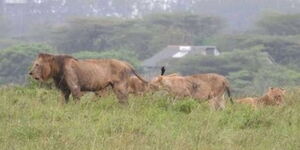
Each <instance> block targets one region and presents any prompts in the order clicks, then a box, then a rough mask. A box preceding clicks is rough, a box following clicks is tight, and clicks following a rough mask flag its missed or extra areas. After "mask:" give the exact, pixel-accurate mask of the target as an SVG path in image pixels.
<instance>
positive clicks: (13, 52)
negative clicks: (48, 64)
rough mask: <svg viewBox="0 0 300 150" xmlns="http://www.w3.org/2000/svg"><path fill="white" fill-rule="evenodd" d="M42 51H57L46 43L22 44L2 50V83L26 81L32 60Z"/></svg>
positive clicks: (0, 54)
mask: <svg viewBox="0 0 300 150" xmlns="http://www.w3.org/2000/svg"><path fill="white" fill-rule="evenodd" d="M40 52H51V53H54V52H55V51H54V50H53V48H51V47H50V46H48V45H44V44H21V45H15V46H12V47H9V48H6V49H4V50H2V51H0V84H5V83H24V82H25V80H26V78H27V77H26V76H27V73H28V71H29V68H30V65H31V64H32V61H33V60H34V58H35V57H36V56H37V54H38V53H40Z"/></svg>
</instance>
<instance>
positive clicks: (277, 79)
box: [0, 0, 300, 93]
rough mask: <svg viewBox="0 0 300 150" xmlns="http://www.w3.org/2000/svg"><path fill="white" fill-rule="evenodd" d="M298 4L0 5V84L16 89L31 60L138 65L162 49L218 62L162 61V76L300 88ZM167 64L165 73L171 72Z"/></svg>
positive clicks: (198, 0) (44, 0)
mask: <svg viewBox="0 0 300 150" xmlns="http://www.w3.org/2000/svg"><path fill="white" fill-rule="evenodd" d="M299 13H300V0H1V1H0V84H9V83H24V82H25V80H26V78H27V76H26V73H27V70H28V68H29V67H30V64H31V62H32V60H33V59H34V58H35V56H36V54H37V53H39V52H50V53H67V54H70V55H73V56H75V57H77V58H118V59H122V60H126V61H129V62H130V63H131V64H133V65H134V66H135V67H136V68H137V69H138V71H139V72H140V73H144V74H147V70H145V68H144V67H143V65H142V64H143V62H144V60H146V59H148V58H151V57H153V56H155V54H157V53H158V52H160V51H162V50H163V49H164V48H165V47H167V46H168V45H191V46H192V45H194V46H204V45H212V46H216V47H217V49H218V50H219V51H220V53H221V55H219V56H202V55H195V56H186V57H183V58H181V59H178V60H168V61H170V63H168V64H170V65H168V67H167V69H168V70H167V72H168V73H173V72H180V73H182V74H194V73H205V72H216V73H220V74H222V75H225V76H226V77H228V78H229V79H230V81H231V84H232V86H233V89H234V90H235V91H236V92H241V93H243V92H245V91H249V90H250V91H253V92H261V91H263V90H264V89H265V88H267V87H269V86H297V85H298V84H299V83H300V82H299V81H300V69H299V66H300V60H299V58H300V14H299ZM171 64H172V65H171Z"/></svg>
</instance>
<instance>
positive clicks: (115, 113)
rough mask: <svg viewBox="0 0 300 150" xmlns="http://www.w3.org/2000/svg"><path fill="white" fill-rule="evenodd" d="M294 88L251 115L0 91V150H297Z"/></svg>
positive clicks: (163, 100) (145, 100) (234, 109)
mask: <svg viewBox="0 0 300 150" xmlns="http://www.w3.org/2000/svg"><path fill="white" fill-rule="evenodd" d="M299 97H300V90H297V89H294V90H290V91H289V92H288V94H287V95H286V100H287V105H286V106H284V107H280V108H279V107H267V108H264V109H260V110H257V111H254V110H252V109H251V108H250V107H248V106H244V105H238V104H234V105H231V104H230V103H228V107H227V108H226V109H225V110H224V111H211V110H210V108H209V106H208V103H206V102H203V103H200V104H199V103H197V102H195V101H193V100H192V99H185V100H182V101H177V102H174V101H172V99H171V98H168V97H167V96H161V95H160V94H155V95H152V96H150V95H149V96H145V97H130V100H129V105H128V106H121V105H119V104H118V103H117V100H116V99H115V97H114V96H109V97H107V98H103V99H97V101H92V99H93V95H92V94H87V95H86V96H84V97H83V98H82V100H81V102H80V103H79V104H75V103H74V102H73V101H71V103H69V104H67V105H65V106H60V105H59V104H58V99H59V98H60V94H59V92H58V91H56V90H49V89H43V88H40V89H33V88H24V87H10V88H1V89H0V149H5V150H10V149H16V150H20V149H28V150H33V149H38V150H44V149H53V150H58V149H72V150H73V149H75V150H88V149H91V150H93V149H101V150H102V149H122V150H123V149H124V150H129V149H137V150H144V149H170V150H176V149H184V150H187V149H204V150H210V149H212V150H215V149H216V150H218V149H222V150H223V149H230V150H232V149H251V150H254V149H255V150H256V149H264V150H265V149H274V150H283V149H284V150H287V149H295V150H296V149H300V99H299Z"/></svg>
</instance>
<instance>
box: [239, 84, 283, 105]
mask: <svg viewBox="0 0 300 150" xmlns="http://www.w3.org/2000/svg"><path fill="white" fill-rule="evenodd" d="M284 94H285V90H284V89H282V88H274V87H271V88H269V89H268V91H267V93H266V94H264V95H263V96H262V97H259V98H252V97H247V98H243V99H238V100H236V102H237V103H242V104H250V105H251V106H252V107H253V108H257V107H259V106H267V105H283V104H284V98H283V96H284Z"/></svg>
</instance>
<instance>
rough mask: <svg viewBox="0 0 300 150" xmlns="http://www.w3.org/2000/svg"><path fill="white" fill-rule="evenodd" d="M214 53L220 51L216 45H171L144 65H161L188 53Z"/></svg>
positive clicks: (214, 54)
mask: <svg viewBox="0 0 300 150" xmlns="http://www.w3.org/2000/svg"><path fill="white" fill-rule="evenodd" d="M193 54H194V55H195V54H197V55H199V54H201V55H208V54H210V55H213V56H218V55H219V54H220V52H219V51H218V50H217V48H216V46H179V45H169V46H167V47H166V48H164V49H163V50H162V51H160V52H158V53H157V54H155V55H154V56H152V57H150V58H148V59H146V60H145V61H144V62H143V64H142V66H144V67H161V66H162V65H166V64H161V63H162V62H163V61H166V60H170V59H180V58H182V57H185V56H188V55H193ZM165 63H166V62H165Z"/></svg>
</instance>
